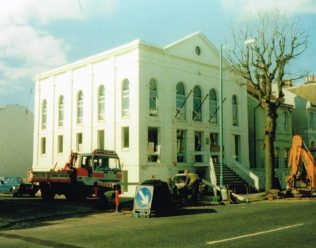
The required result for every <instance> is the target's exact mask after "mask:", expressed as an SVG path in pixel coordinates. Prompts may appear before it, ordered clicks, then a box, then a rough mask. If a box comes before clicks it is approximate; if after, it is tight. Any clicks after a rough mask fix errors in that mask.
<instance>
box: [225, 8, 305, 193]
mask: <svg viewBox="0 0 316 248" xmlns="http://www.w3.org/2000/svg"><path fill="white" fill-rule="evenodd" d="M233 38H234V47H233V49H231V50H229V51H228V53H227V59H228V60H229V61H230V62H231V64H232V65H233V68H234V69H235V70H237V71H238V72H239V73H240V75H241V76H242V78H243V79H244V80H246V82H247V84H248V85H250V86H252V87H253V88H254V89H255V95H256V97H257V99H258V102H259V105H260V106H261V107H262V108H263V109H264V111H265V129H264V153H265V178H266V179H265V190H266V191H269V190H270V189H272V188H273V187H274V185H273V179H274V141H275V134H276V123H277V122H276V121H277V117H278V115H277V109H278V108H279V107H280V105H281V104H282V103H283V102H284V93H283V88H284V85H285V80H291V79H293V77H294V75H293V74H290V73H289V72H288V65H289V64H290V62H292V61H293V60H294V59H295V58H297V57H298V56H299V55H300V54H302V53H303V52H304V51H305V50H306V48H307V39H308V36H307V35H306V34H305V32H304V31H302V30H300V29H299V27H298V25H297V24H296V23H295V22H289V20H288V19H287V18H285V16H283V15H281V14H280V13H279V12H278V11H277V10H276V11H273V12H272V13H269V14H267V13H266V14H263V15H260V14H258V15H257V16H256V17H255V19H249V20H248V21H247V22H246V24H245V25H243V27H242V28H239V29H238V28H234V29H233ZM301 76H302V75H301ZM273 84H275V85H277V87H276V88H277V93H276V94H272V85H273Z"/></svg>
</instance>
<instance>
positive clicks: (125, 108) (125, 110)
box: [122, 79, 129, 117]
mask: <svg viewBox="0 0 316 248" xmlns="http://www.w3.org/2000/svg"><path fill="white" fill-rule="evenodd" d="M128 115H129V81H128V79H125V80H124V81H123V83H122V116H124V117H126V116H128Z"/></svg>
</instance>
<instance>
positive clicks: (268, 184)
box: [264, 133, 274, 191]
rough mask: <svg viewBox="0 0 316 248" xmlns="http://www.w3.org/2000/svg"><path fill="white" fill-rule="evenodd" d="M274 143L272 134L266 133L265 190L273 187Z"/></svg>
mask: <svg viewBox="0 0 316 248" xmlns="http://www.w3.org/2000/svg"><path fill="white" fill-rule="evenodd" d="M273 147H274V144H273V142H272V139H271V135H270V134H268V133H266V134H265V138H264V154H265V190H266V191H269V190H270V189H272V184H273V177H274V166H273V164H274V159H273V155H272V154H273V153H274V152H273V150H274V149H273Z"/></svg>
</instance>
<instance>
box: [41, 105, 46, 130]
mask: <svg viewBox="0 0 316 248" xmlns="http://www.w3.org/2000/svg"><path fill="white" fill-rule="evenodd" d="M46 127H47V101H46V100H43V101H42V129H46Z"/></svg>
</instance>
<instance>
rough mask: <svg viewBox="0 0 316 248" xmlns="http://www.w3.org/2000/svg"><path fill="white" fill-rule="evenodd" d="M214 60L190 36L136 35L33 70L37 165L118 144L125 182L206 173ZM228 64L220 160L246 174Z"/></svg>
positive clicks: (213, 116)
mask: <svg viewBox="0 0 316 248" xmlns="http://www.w3.org/2000/svg"><path fill="white" fill-rule="evenodd" d="M219 61H220V58H219V51H218V50H217V49H216V48H215V47H214V46H213V44H212V43H211V42H210V41H209V40H208V39H207V38H206V37H205V36H204V35H203V34H202V33H195V34H192V35H190V36H188V37H185V38H184V39H181V40H179V41H176V42H175V43H173V44H170V45H167V46H165V47H163V48H160V47H157V46H154V45H150V44H147V43H145V42H143V41H140V40H135V41H132V42H131V43H128V44H126V45H123V46H121V47H118V48H114V49H112V50H109V51H105V52H103V53H100V54H97V55H95V56H92V57H88V58H85V59H82V60H79V61H77V62H74V63H72V64H68V65H65V66H62V67H59V68H56V69H53V70H51V71H48V72H44V73H41V74H38V75H37V76H36V84H35V132H34V148H35V149H34V154H33V167H34V170H42V169H49V168H52V167H53V166H54V165H55V164H56V163H57V165H56V168H60V167H62V166H63V165H64V163H65V161H66V160H67V159H68V156H69V153H70V151H71V150H76V151H91V150H93V149H95V148H105V149H112V150H116V151H117V153H118V154H119V156H120V158H121V162H122V165H123V180H125V181H128V182H141V181H144V180H146V179H152V178H156V179H163V180H166V179H167V178H168V177H170V176H172V175H174V174H176V173H179V172H182V171H183V170H184V169H190V170H191V171H192V170H194V171H196V172H197V173H198V174H199V175H200V176H201V177H208V173H209V158H210V157H213V159H214V161H215V163H216V162H217V161H218V156H219V149H218V142H219V130H220V128H219V119H220V118H219V114H218V107H219V82H220V79H219V75H220V71H219ZM224 62H225V61H224ZM225 65H227V64H225V63H224V69H223V85H224V86H223V92H224V93H223V94H224V98H223V99H224V103H223V110H224V122H223V125H224V132H223V138H224V139H223V140H224V142H223V143H224V159H225V164H227V165H228V166H229V167H232V168H233V169H234V170H235V171H237V172H241V174H245V175H246V176H248V177H249V175H248V169H249V152H248V147H249V146H248V117H247V89H246V87H245V86H243V84H240V83H239V82H237V81H236V77H235V76H234V75H232V74H231V72H230V71H229V70H228V69H226V68H227V66H225ZM246 180H251V179H250V178H247V179H246ZM128 191H129V193H134V191H133V187H129V189H128Z"/></svg>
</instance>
